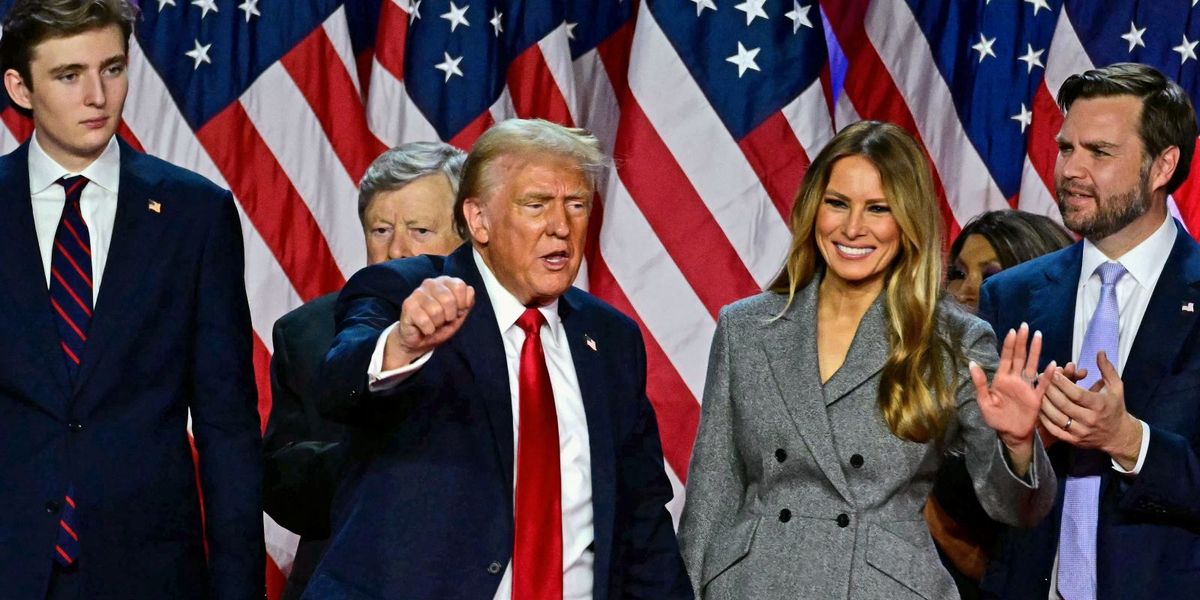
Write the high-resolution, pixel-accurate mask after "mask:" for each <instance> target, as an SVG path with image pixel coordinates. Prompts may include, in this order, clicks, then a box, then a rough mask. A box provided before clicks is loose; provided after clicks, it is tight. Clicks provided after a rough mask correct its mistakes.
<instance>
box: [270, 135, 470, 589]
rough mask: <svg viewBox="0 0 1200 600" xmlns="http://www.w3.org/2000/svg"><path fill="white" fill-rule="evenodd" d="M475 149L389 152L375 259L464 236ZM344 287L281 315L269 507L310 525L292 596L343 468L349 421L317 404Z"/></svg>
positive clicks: (371, 244)
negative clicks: (459, 217) (460, 202)
mask: <svg viewBox="0 0 1200 600" xmlns="http://www.w3.org/2000/svg"><path fill="white" fill-rule="evenodd" d="M464 158H466V154H465V153H464V152H463V151H462V150H459V149H457V148H455V147H453V146H450V145H449V144H443V143H440V142H412V143H409V144H404V145H402V146H400V147H397V148H392V149H391V150H388V151H387V152H384V153H383V154H382V155H380V156H379V157H378V158H376V159H375V161H374V162H372V163H371V166H370V167H368V168H367V172H366V174H364V175H363V178H362V181H361V182H360V183H359V186H358V187H359V195H358V216H359V220H360V221H362V225H363V234H364V235H365V236H366V241H367V263H368V264H372V265H373V264H377V263H381V262H384V261H386V260H389V259H397V258H409V257H412V256H418V255H421V254H434V255H439V256H444V255H446V254H449V253H450V251H452V250H454V249H455V248H457V247H458V246H460V245H461V244H462V238H460V237H458V232H457V231H455V229H454V216H453V214H454V196H455V194H456V193H457V192H458V182H459V179H460V177H461V173H462V164H463V159H464ZM336 301H337V294H336V293H333V294H326V295H324V296H321V297H319V298H315V299H313V300H312V301H310V302H307V303H305V304H304V305H303V306H301V307H299V308H297V309H295V310H293V311H291V312H289V313H287V314H286V315H284V316H282V317H280V318H279V320H278V321H276V322H275V327H274V332H273V336H272V337H273V339H274V353H273V354H272V355H271V399H272V405H271V416H270V418H269V419H268V421H267V434H266V437H265V439H264V440H263V453H264V456H265V458H266V464H265V474H264V475H265V478H266V479H265V486H264V489H263V500H264V507H265V508H266V510H267V513H268V514H270V515H271V517H272V518H274V519H275V521H276V522H278V523H279V524H280V525H283V526H284V527H287V528H288V529H290V530H292V531H293V532H295V533H298V534H300V536H301V538H300V545H299V547H298V548H297V549H296V558H295V560H294V562H293V563H292V569H291V571H290V572H289V573H288V583H287V587H286V588H285V589H284V592H283V599H284V600H294V599H297V598H299V597H300V596H301V594H303V593H304V586H305V585H307V584H308V580H309V578H310V577H311V576H312V572H313V569H315V568H316V566H317V561H319V560H320V558H321V554H322V553H323V552H324V550H325V544H326V540H327V539H328V538H329V511H330V509H331V506H332V504H333V494H334V491H335V490H336V487H337V481H338V479H339V478H340V471H341V469H342V463H343V460H342V456H343V452H342V446H341V444H340V443H339V442H341V440H342V437H343V436H344V434H345V428H344V427H343V426H342V425H341V424H340V423H335V422H333V421H329V420H328V419H325V418H322V417H321V416H320V415H319V414H318V413H317V389H318V387H319V386H318V383H317V382H318V381H319V377H318V371H319V370H320V367H321V361H322V359H324V358H325V352H326V351H327V350H329V347H330V346H331V345H333V333H334V325H335V323H334V318H333V309H334V306H335V304H336Z"/></svg>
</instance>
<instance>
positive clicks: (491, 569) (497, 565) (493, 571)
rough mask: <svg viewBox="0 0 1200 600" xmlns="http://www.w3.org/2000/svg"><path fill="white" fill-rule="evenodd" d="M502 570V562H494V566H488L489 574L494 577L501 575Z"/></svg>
mask: <svg viewBox="0 0 1200 600" xmlns="http://www.w3.org/2000/svg"><path fill="white" fill-rule="evenodd" d="M501 568H502V567H501V565H500V561H498V560H493V561H492V564H490V565H488V573H491V574H492V575H497V574H499V573H500V569H501Z"/></svg>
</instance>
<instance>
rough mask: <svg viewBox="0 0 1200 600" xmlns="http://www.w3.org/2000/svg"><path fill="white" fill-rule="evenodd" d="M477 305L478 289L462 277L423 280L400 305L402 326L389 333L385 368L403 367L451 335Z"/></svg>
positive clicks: (384, 362)
mask: <svg viewBox="0 0 1200 600" xmlns="http://www.w3.org/2000/svg"><path fill="white" fill-rule="evenodd" d="M474 305H475V289H474V288H472V287H471V286H469V285H467V284H466V283H465V282H463V280H461V279H458V278H455V277H447V276H444V275H443V276H441V277H438V278H436V279H426V280H425V281H422V282H421V287H418V288H417V289H415V290H413V293H412V294H409V296H408V298H406V299H405V300H404V303H403V304H401V305H400V326H399V327H396V328H395V329H393V330H392V332H391V334H389V335H388V339H387V345H386V346H385V347H384V351H383V369H384V370H385V371H391V370H393V369H399V368H400V367H403V366H404V365H407V364H409V363H411V362H412V361H413V360H415V359H417V358H418V357H420V356H421V355H422V354H425V353H426V352H429V351H430V350H433V349H434V348H436V347H438V346H439V345H441V344H442V343H443V342H445V341H446V340H448V339H450V337H451V336H453V335H454V334H455V333H456V332H458V328H459V327H462V324H463V320H464V319H466V318H467V313H469V312H470V311H471V307H472V306H474Z"/></svg>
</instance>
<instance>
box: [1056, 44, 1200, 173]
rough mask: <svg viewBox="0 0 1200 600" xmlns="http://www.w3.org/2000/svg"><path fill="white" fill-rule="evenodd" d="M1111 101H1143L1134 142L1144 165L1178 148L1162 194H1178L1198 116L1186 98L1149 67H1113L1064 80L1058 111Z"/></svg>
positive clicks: (1189, 159) (1189, 162) (1193, 144)
mask: <svg viewBox="0 0 1200 600" xmlns="http://www.w3.org/2000/svg"><path fill="white" fill-rule="evenodd" d="M1111 96H1134V97H1136V98H1138V99H1139V100H1141V101H1142V114H1141V116H1140V117H1139V122H1138V137H1140V138H1141V140H1142V145H1143V146H1145V148H1146V154H1147V160H1152V159H1154V158H1156V157H1158V155H1160V154H1162V152H1163V151H1164V150H1166V149H1167V148H1170V147H1171V146H1175V147H1177V148H1179V164H1178V165H1176V166H1175V173H1174V174H1173V175H1172V177H1171V180H1170V181H1168V182H1167V186H1166V191H1167V193H1168V194H1170V193H1171V192H1174V191H1175V190H1176V189H1179V186H1180V185H1182V184H1183V182H1184V180H1186V179H1187V176H1188V171H1189V170H1190V168H1191V165H1192V154H1194V153H1195V150H1196V111H1195V109H1194V108H1193V107H1192V101H1191V99H1190V98H1188V95H1187V92H1185V91H1183V88H1181V87H1179V84H1177V83H1175V82H1174V81H1171V80H1170V79H1169V78H1168V77H1167V76H1166V75H1163V74H1162V73H1160V72H1159V71H1158V70H1156V69H1154V68H1153V67H1149V66H1146V65H1143V64H1139V63H1114V64H1111V65H1108V66H1107V67H1100V68H1098V69H1092V70H1090V71H1085V72H1083V73H1079V74H1076V75H1072V76H1070V77H1068V78H1067V80H1066V81H1064V82H1063V84H1062V87H1061V88H1059V90H1058V106H1059V107H1060V108H1062V110H1063V112H1066V111H1069V110H1070V109H1071V105H1072V104H1074V103H1075V101H1076V100H1080V99H1089V98H1108V97H1111Z"/></svg>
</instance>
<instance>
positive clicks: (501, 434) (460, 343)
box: [444, 244, 514, 515]
mask: <svg viewBox="0 0 1200 600" xmlns="http://www.w3.org/2000/svg"><path fill="white" fill-rule="evenodd" d="M471 253H472V250H471V245H470V244H463V245H462V246H461V247H459V249H458V250H455V251H454V253H453V254H451V255H450V256H448V257H446V266H445V269H444V270H445V272H446V274H447V275H450V276H452V277H458V278H459V279H462V280H463V281H464V282H466V283H467V285H470V286H471V287H473V288H475V306H474V307H473V308H472V309H471V312H469V313H467V318H466V320H465V321H464V322H463V326H462V329H460V330H459V331H458V333H457V334H455V336H454V340H455V343H454V348H455V349H456V351H457V352H458V353H459V354H460V355H461V357H462V359H463V360H464V361H465V362H466V364H467V366H468V368H469V369H470V371H471V379H472V381H473V383H474V386H475V393H476V395H477V396H478V397H479V399H480V401H481V404H483V408H484V411H485V412H486V414H487V419H488V421H489V423H490V424H491V428H492V435H493V437H494V438H495V440H496V453H497V454H498V457H499V459H500V464H501V465H502V466H503V468H504V474H505V477H504V481H505V483H506V484H507V486H508V494H507V495H506V496H505V497H506V498H508V501H509V509H510V510H509V511H508V512H507V513H506V514H510V515H511V514H512V510H511V509H512V497H513V473H514V470H513V469H514V467H513V456H514V448H513V445H514V442H513V416H512V397H511V394H510V393H509V382H508V362H507V359H506V358H505V356H504V340H503V339H502V338H501V337H500V332H499V329H498V328H497V325H496V313H495V311H494V310H493V309H492V303H491V300H490V299H489V298H488V295H487V288H485V287H484V285H483V277H482V276H481V275H480V274H479V269H477V268H476V267H475V260H474V258H473V257H472V255H471Z"/></svg>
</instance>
